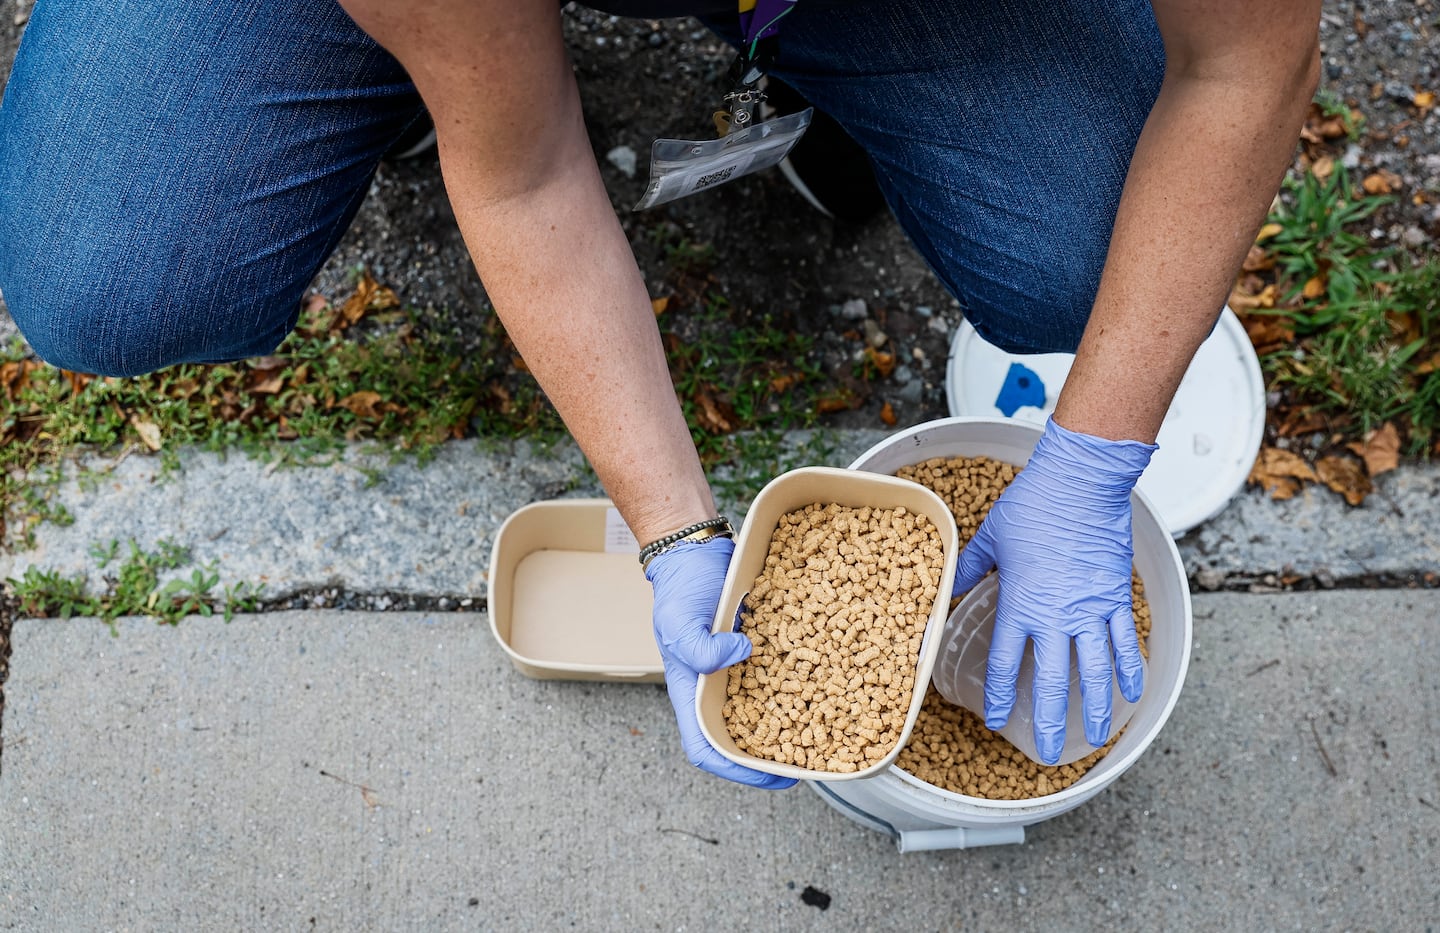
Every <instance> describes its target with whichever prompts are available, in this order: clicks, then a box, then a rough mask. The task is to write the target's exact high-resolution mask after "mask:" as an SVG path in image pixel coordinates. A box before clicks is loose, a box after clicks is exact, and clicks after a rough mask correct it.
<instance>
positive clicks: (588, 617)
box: [490, 499, 664, 683]
mask: <svg viewBox="0 0 1440 933" xmlns="http://www.w3.org/2000/svg"><path fill="white" fill-rule="evenodd" d="M638 552H639V548H638V547H637V546H636V545H635V541H634V538H632V537H630V535H629V531H628V529H626V528H625V527H624V523H623V522H622V521H621V520H620V516H619V513H618V512H616V511H615V508H614V506H613V505H612V504H611V502H610V500H608V499H556V500H553V501H549V502H536V503H534V504H532V505H527V506H525V507H524V508H521V509H519V510H518V511H516V512H515V513H514V514H512V515H511V516H510V517H509V518H507V519H506V520H505V524H503V525H501V526H500V531H499V532H498V533H497V534H496V535H495V546H494V550H493V551H492V552H491V557H490V630H491V631H492V632H493V633H494V635H495V640H496V641H498V642H499V643H500V647H501V648H503V649H504V650H505V653H506V654H507V655H509V656H510V661H511V662H512V663H513V664H514V665H515V668H516V669H517V670H519V671H520V673H522V674H524V675H525V676H527V677H535V678H538V679H541V680H619V681H632V682H633V681H644V682H652V683H654V682H661V681H663V680H664V668H663V667H662V665H661V661H660V651H659V649H657V648H656V647H655V636H654V634H653V628H652V624H651V621H650V609H651V605H652V596H651V590H650V584H649V582H648V581H647V580H646V579H645V574H644V572H643V571H642V570H641V569H640V563H639V561H638V560H637V559H636V555H637V554H638Z"/></svg>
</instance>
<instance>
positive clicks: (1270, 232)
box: [1255, 224, 1285, 243]
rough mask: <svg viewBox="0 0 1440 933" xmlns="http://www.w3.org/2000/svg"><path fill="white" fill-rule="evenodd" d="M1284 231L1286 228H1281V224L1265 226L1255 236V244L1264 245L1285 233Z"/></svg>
mask: <svg viewBox="0 0 1440 933" xmlns="http://www.w3.org/2000/svg"><path fill="white" fill-rule="evenodd" d="M1284 230H1285V228H1284V227H1282V226H1280V225H1279V224H1266V225H1265V226H1263V227H1261V228H1260V232H1259V233H1257V234H1255V242H1256V243H1264V242H1265V241H1266V240H1268V239H1270V238H1271V237H1273V236H1277V235H1279V234H1280V233H1282V232H1284Z"/></svg>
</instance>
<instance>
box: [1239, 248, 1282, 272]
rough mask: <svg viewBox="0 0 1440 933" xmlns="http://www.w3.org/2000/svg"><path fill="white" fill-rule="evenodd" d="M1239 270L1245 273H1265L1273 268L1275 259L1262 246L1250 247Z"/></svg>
mask: <svg viewBox="0 0 1440 933" xmlns="http://www.w3.org/2000/svg"><path fill="white" fill-rule="evenodd" d="M1241 268H1243V269H1244V270H1245V271H1246V272H1265V271H1267V270H1269V269H1273V268H1275V257H1274V256H1272V255H1270V253H1269V252H1267V251H1266V250H1265V248H1264V247H1263V246H1252V247H1250V252H1249V253H1247V254H1246V255H1245V263H1244V265H1243V266H1241Z"/></svg>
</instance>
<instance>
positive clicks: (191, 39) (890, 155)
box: [0, 0, 1163, 376]
mask: <svg viewBox="0 0 1440 933" xmlns="http://www.w3.org/2000/svg"><path fill="white" fill-rule="evenodd" d="M712 25H718V28H719V31H721V32H722V34H723V33H724V32H725V27H724V26H723V25H719V24H712ZM732 38H733V37H732ZM781 49H782V51H781V56H780V58H779V60H778V61H777V63H776V66H775V68H774V69H773V70H774V72H775V73H776V74H777V75H778V76H780V77H782V78H784V79H785V80H787V81H788V82H790V83H791V84H792V85H794V86H795V87H796V88H798V89H799V90H800V91H801V92H802V93H803V94H805V95H806V96H807V97H808V98H810V100H812V101H813V102H814V103H815V104H816V105H817V106H819V107H820V108H821V109H823V110H825V111H827V112H829V113H830V114H832V115H833V116H835V117H836V118H837V119H838V120H839V121H840V122H841V124H842V125H844V126H845V127H846V128H847V129H848V130H849V132H850V134H851V135H852V136H854V137H855V139H856V140H857V141H858V142H859V143H860V144H861V145H863V146H864V147H865V148H866V149H867V151H868V152H869V153H870V155H871V158H872V161H873V162H874V164H875V168H876V171H877V174H878V177H879V180H880V183H881V187H882V188H883V190H884V191H885V194H886V197H887V198H888V199H889V202H890V204H891V207H892V208H893V209H894V211H895V214H896V216H897V217H898V218H899V220H900V223H901V224H902V225H903V226H904V228H905V230H906V231H907V232H908V233H909V235H910V236H911V238H912V239H913V240H914V242H915V244H916V246H917V247H918V248H919V250H920V252H921V253H922V254H923V255H924V257H925V258H926V260H927V261H928V262H929V263H930V265H931V266H932V267H933V268H934V269H935V271H936V273H937V274H938V275H939V276H940V278H941V279H942V280H943V281H944V283H945V284H946V286H947V287H948V288H949V289H950V290H951V291H952V292H953V293H954V295H955V296H956V297H957V298H958V299H959V301H960V302H961V303H962V305H963V307H964V309H965V314H966V316H967V317H968V318H969V319H970V320H971V322H972V323H974V325H975V326H976V328H977V329H978V330H979V331H980V332H981V334H983V335H984V336H985V337H986V338H987V339H989V340H990V341H991V342H993V343H996V344H999V345H1000V346H1003V347H1006V348H1009V349H1012V350H1017V351H1036V352H1044V351H1056V350H1072V349H1074V347H1075V345H1076V343H1077V342H1078V340H1079V337H1080V333H1081V331H1082V330H1083V328H1084V325H1085V321H1086V319H1087V317H1088V315H1089V311H1090V305H1091V303H1092V301H1093V299H1094V296H1095V291H1096V288H1097V285H1098V282H1099V275H1100V269H1101V266H1102V265H1103V262H1104V258H1105V251H1106V246H1107V244H1108V241H1109V236H1110V229H1111V226H1112V224H1113V220H1114V214H1115V209H1116V205H1117V203H1118V200H1119V195H1120V189H1121V186H1122V184H1123V181H1124V177H1125V172H1126V169H1127V166H1128V162H1129V158H1130V154H1131V152H1132V150H1133V148H1134V144H1135V140H1136V138H1137V136H1138V134H1139V132H1140V129H1141V127H1142V125H1143V124H1144V121H1145V118H1146V116H1147V115H1148V114H1149V111H1150V108H1151V106H1152V105H1153V103H1154V99H1155V95H1156V94H1157V92H1158V90H1159V84H1160V77H1161V74H1162V71H1163V50H1162V48H1161V45H1160V40H1159V36H1158V33H1157V31H1156V27H1155V22H1154V18H1153V15H1152V14H1151V12H1150V7H1149V4H1148V3H1147V2H1145V0H1122V2H1100V0H1061V2H1059V3H1056V2H1049V3H1039V2H1038V0H989V2H966V0H887V2H874V3H871V2H848V3H836V2H835V0H808V2H801V3H800V5H799V7H798V9H797V12H795V13H794V14H793V15H791V16H790V17H788V18H787V20H786V22H785V24H784V27H783V30H782V34H781ZM422 110H423V107H422V103H421V101H420V99H419V97H418V95H417V94H416V92H415V89H414V87H413V86H412V85H411V84H410V82H409V79H408V78H407V77H406V75H405V72H404V70H403V69H402V68H401V67H400V66H399V64H398V63H397V62H396V61H395V60H394V59H393V58H392V57H391V56H390V55H389V54H387V53H386V52H385V51H384V50H383V49H382V48H380V47H379V46H378V45H376V44H375V43H374V42H373V41H371V40H370V39H369V38H368V37H367V36H366V35H365V34H364V33H362V32H361V31H360V30H359V29H358V28H357V27H356V26H355V25H354V24H353V23H352V22H351V21H350V20H349V18H348V17H347V16H346V15H345V13H344V12H343V11H342V10H341V9H340V8H339V7H338V6H336V5H335V4H334V3H333V2H332V0H308V2H306V0H301V2H288V3H280V2H277V0H234V2H227V3H217V4H210V3H198V2H189V3H184V2H181V3H175V2H169V3H160V2H158V0H132V2H128V3H126V2H122V3H115V4H95V3H89V2H84V0H39V3H38V4H37V5H36V7H35V10H34V12H33V14H32V17H31V19H30V24H29V27H28V29H27V31H26V33H25V37H24V40H23V42H22V44H21V47H20V51H19V55H18V57H17V59H16V62H15V67H14V71H13V72H12V74H11V77H10V82H9V84H8V86H7V87H6V89H5V97H4V102H3V105H0V291H3V293H4V295H5V300H6V303H7V304H8V305H9V308H10V312H11V315H12V316H13V317H14V318H15V321H16V323H17V324H18V325H19V326H20V328H21V330H22V331H23V333H24V334H25V336H26V338H27V339H28V340H29V341H30V343H31V345H32V346H33V347H34V348H35V350H36V352H37V353H39V354H40V355H41V356H42V357H43V358H45V359H46V360H48V361H49V362H51V363H53V364H55V365H56V366H60V367H63V368H66V369H72V370H78V371H82V372H91V373H100V374H105V375H122V376H123V375H135V374H139V373H144V372H148V371H151V370H154V369H158V368H160V367H163V366H167V365H170V364H174V363H180V362H206V361H217V360H229V359H238V358H243V357H246V356H255V355H262V354H265V353H268V352H270V351H271V350H273V349H274V348H275V346H276V345H277V344H279V342H280V341H281V340H282V339H283V338H284V336H285V335H286V334H287V333H288V332H289V330H290V329H291V328H292V327H293V326H294V324H295V320H296V316H297V313H298V309H299V306H300V300H301V297H302V295H303V293H304V290H305V288H306V287H307V286H308V284H309V283H310V281H311V279H312V278H313V276H314V275H315V273H316V271H317V270H318V269H319V267H320V265H321V264H322V263H323V262H324V261H325V259H326V257H327V256H328V255H329V253H330V252H331V251H332V250H333V249H334V247H335V245H336V243H337V242H338V240H339V239H340V237H341V235H342V234H343V233H344V231H345V229H346V227H347V226H348V225H349V223H350V221H351V219H352V218H353V217H354V214H355V211H356V210H357V208H358V207H359V204H360V202H361V200H362V199H363V198H364V196H365V193H366V190H367V188H368V184H369V181H370V178H371V176H372V175H373V173H374V171H375V168H376V165H377V164H378V162H379V160H380V158H381V156H382V155H383V153H384V152H385V151H386V150H387V149H388V148H389V147H390V145H391V144H392V143H393V142H394V141H395V140H396V139H397V138H398V137H399V136H400V135H401V134H402V133H403V132H404V131H405V129H406V128H407V126H408V125H409V124H410V123H411V121H413V120H415V119H417V118H418V117H419V115H420V114H421V113H422Z"/></svg>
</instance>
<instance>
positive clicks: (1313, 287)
mask: <svg viewBox="0 0 1440 933" xmlns="http://www.w3.org/2000/svg"><path fill="white" fill-rule="evenodd" d="M1325 278H1326V277H1325V276H1324V275H1323V274H1321V275H1315V276H1311V277H1310V278H1308V279H1306V280H1305V287H1304V288H1302V289H1301V290H1300V294H1301V295H1303V296H1304V297H1306V298H1308V299H1312V300H1313V299H1315V298H1319V297H1320V296H1321V295H1324V294H1325Z"/></svg>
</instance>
